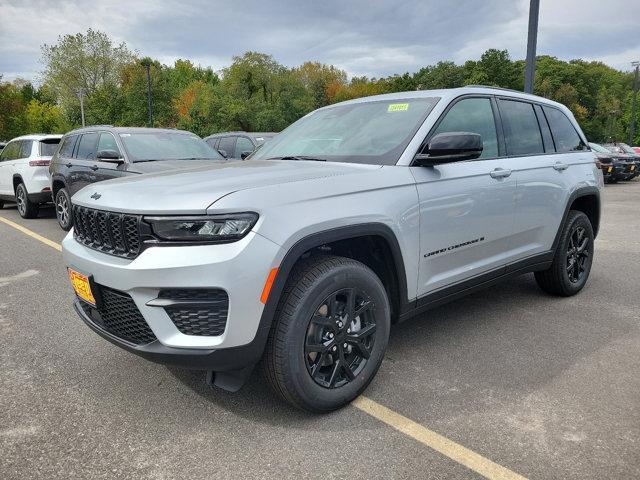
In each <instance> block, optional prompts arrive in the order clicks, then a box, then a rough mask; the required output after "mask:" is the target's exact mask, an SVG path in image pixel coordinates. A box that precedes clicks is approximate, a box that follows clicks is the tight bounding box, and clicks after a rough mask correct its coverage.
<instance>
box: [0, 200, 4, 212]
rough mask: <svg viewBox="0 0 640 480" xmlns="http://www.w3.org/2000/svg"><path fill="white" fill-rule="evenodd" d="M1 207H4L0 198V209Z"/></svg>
mask: <svg viewBox="0 0 640 480" xmlns="http://www.w3.org/2000/svg"><path fill="white" fill-rule="evenodd" d="M3 208H4V202H3V201H2V200H0V210H2V209H3Z"/></svg>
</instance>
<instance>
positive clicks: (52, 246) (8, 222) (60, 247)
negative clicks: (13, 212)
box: [0, 217, 62, 252]
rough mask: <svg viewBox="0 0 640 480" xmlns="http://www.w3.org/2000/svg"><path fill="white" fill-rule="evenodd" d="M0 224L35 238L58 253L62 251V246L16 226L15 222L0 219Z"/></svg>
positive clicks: (20, 226)
mask: <svg viewBox="0 0 640 480" xmlns="http://www.w3.org/2000/svg"><path fill="white" fill-rule="evenodd" d="M0 222H2V223H6V224H7V225H9V226H10V227H13V228H15V229H16V230H20V231H21V232H22V233H24V234H25V235H29V236H30V237H31V238H35V239H36V240H38V241H40V242H42V243H44V244H45V245H49V246H50V247H51V248H55V249H56V250H58V251H59V252H61V251H62V245H60V244H59V243H56V242H54V241H53V240H49V239H48V238H45V237H43V236H42V235H38V234H37V233H36V232H33V231H31V230H29V229H28V228H25V227H23V226H22V225H18V224H17V223H16V222H12V221H11V220H9V219H7V218H4V217H0Z"/></svg>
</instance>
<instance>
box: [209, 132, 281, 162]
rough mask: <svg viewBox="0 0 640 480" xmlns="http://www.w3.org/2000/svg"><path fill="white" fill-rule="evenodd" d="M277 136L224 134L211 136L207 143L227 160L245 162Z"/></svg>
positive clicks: (272, 133) (265, 134)
mask: <svg viewBox="0 0 640 480" xmlns="http://www.w3.org/2000/svg"><path fill="white" fill-rule="evenodd" d="M275 135H276V134H275V133H274V132H262V133H259V132H224V133H214V134H213V135H209V136H208V137H206V138H205V141H206V142H207V143H208V144H209V145H211V147H212V148H215V149H216V150H217V151H218V152H219V153H220V154H221V155H222V156H223V157H225V158H228V159H233V160H244V159H245V158H246V157H248V156H249V155H251V153H253V151H254V150H255V149H256V148H258V147H259V146H260V145H262V144H263V143H264V142H267V141H269V140H271V139H272V138H273V137H274V136H275Z"/></svg>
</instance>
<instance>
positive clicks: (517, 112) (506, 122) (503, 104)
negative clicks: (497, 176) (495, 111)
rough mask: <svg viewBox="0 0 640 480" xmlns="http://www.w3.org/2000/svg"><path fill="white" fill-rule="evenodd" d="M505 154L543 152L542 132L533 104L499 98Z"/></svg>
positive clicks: (535, 153) (534, 153)
mask: <svg viewBox="0 0 640 480" xmlns="http://www.w3.org/2000/svg"><path fill="white" fill-rule="evenodd" d="M499 103H500V114H501V115H502V125H503V127H504V136H505V143H506V144H507V155H537V154H540V153H544V146H543V143H542V134H541V133H540V126H539V125H538V119H537V118H536V114H535V113H534V111H533V105H532V104H530V103H527V102H519V101H516V100H499Z"/></svg>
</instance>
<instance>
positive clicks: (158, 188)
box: [72, 160, 381, 214]
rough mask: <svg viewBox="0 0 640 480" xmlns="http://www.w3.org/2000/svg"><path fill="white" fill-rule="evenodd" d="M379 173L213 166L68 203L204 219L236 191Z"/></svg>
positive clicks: (113, 187)
mask: <svg viewBox="0 0 640 480" xmlns="http://www.w3.org/2000/svg"><path fill="white" fill-rule="evenodd" d="M150 163H156V162H150ZM379 168H381V167H380V166H378V165H359V164H349V163H336V162H315V161H300V160H249V161H227V162H217V163H215V164H210V165H208V166H206V167H200V168H189V169H184V168H183V169H180V170H170V171H165V172H162V173H155V174H149V175H130V176H126V177H123V178H118V179H113V180H107V181H104V182H99V183H94V184H91V185H88V186H87V187H85V188H83V189H82V190H80V191H79V192H78V193H76V194H75V195H74V196H73V199H72V202H73V203H74V204H77V205H83V206H86V207H91V208H97V209H100V210H108V211H112V212H128V213H142V214H170V213H184V214H203V213H205V212H206V209H207V207H209V205H211V204H212V203H214V202H216V201H217V200H219V199H220V198H222V197H224V196H226V195H229V194H230V193H233V192H237V191H240V190H247V189H251V188H257V187H264V186H269V185H282V187H283V188H286V185H287V184H291V183H293V182H302V181H305V180H311V179H319V178H330V177H335V176H338V175H356V174H358V173H366V172H370V171H371V170H377V169H379ZM96 194H97V195H99V197H98V198H97V199H96V198H95V197H96V196H97V195H96ZM92 197H93V198H92Z"/></svg>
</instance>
